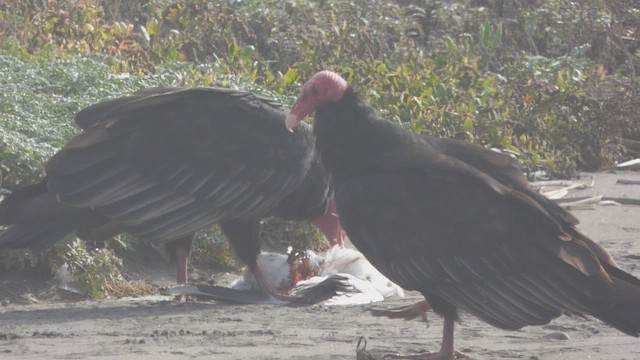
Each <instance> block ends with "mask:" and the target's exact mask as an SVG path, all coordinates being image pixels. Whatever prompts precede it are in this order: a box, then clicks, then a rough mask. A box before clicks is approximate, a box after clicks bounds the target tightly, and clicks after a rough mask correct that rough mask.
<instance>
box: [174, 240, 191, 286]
mask: <svg viewBox="0 0 640 360" xmlns="http://www.w3.org/2000/svg"><path fill="white" fill-rule="evenodd" d="M182 250H183V249H181V248H178V249H177V250H176V270H177V273H178V284H186V283H187V268H188V267H189V253H188V252H187V253H185V252H184V251H182Z"/></svg>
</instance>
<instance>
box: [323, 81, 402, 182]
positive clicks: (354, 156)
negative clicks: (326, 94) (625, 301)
mask: <svg viewBox="0 0 640 360" xmlns="http://www.w3.org/2000/svg"><path fill="white" fill-rule="evenodd" d="M314 132H315V134H316V147H317V149H318V150H319V151H320V153H321V154H322V161H323V162H324V164H325V167H326V168H327V170H328V171H329V172H331V173H332V174H333V175H334V178H335V181H336V183H338V182H340V181H341V180H344V179H345V178H348V177H349V174H351V173H353V172H355V171H356V170H357V169H359V168H362V167H363V166H366V164H370V163H371V162H372V161H375V159H376V158H378V157H379V156H380V155H381V154H384V153H386V152H390V151H393V149H394V148H396V147H399V146H401V145H402V144H403V143H406V141H407V137H406V136H407V133H408V132H407V131H406V130H404V129H402V128H400V127H399V126H396V125H394V124H392V123H391V122H390V121H387V120H385V119H383V118H381V117H380V116H379V115H378V114H376V113H375V111H374V110H373V109H371V107H369V105H367V103H366V102H365V101H363V100H362V99H361V98H360V97H359V95H358V94H357V93H356V92H355V91H354V90H353V88H351V87H349V88H348V89H347V90H346V91H345V93H344V96H343V97H342V99H341V100H340V101H338V102H334V103H328V104H325V105H323V106H322V107H321V108H319V109H318V110H317V111H316V115H315V118H314Z"/></svg>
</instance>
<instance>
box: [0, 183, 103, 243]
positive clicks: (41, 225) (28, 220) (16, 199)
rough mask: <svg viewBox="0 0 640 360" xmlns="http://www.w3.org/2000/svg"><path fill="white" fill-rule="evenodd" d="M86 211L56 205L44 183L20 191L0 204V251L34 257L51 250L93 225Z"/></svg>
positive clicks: (94, 218) (94, 217)
mask: <svg viewBox="0 0 640 360" xmlns="http://www.w3.org/2000/svg"><path fill="white" fill-rule="evenodd" d="M96 220H97V216H96V215H95V214H94V213H92V212H91V211H90V210H88V209H80V208H73V207H70V206H66V205H63V204H60V203H59V202H58V201H57V199H56V197H55V195H54V194H52V193H49V192H48V190H47V179H45V180H43V181H42V182H40V183H38V184H34V185H30V186H26V187H23V188H21V189H18V190H16V191H14V192H13V193H12V194H11V195H9V196H7V197H6V198H5V199H4V200H3V201H2V203H1V204H0V224H1V225H7V227H6V228H5V230H4V231H2V232H0V250H2V249H20V248H30V249H31V251H32V252H34V253H37V252H41V251H44V250H46V249H48V248H49V247H51V246H53V244H55V243H56V242H57V241H60V240H62V239H63V238H64V237H65V236H67V235H68V234H70V233H72V232H74V231H76V230H78V229H79V228H84V227H86V226H87V225H93V224H95V223H96Z"/></svg>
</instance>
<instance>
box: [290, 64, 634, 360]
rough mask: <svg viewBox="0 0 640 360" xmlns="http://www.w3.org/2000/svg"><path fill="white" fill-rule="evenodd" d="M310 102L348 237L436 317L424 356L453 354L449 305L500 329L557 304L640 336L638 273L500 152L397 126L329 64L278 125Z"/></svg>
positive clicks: (553, 310)
mask: <svg viewBox="0 0 640 360" xmlns="http://www.w3.org/2000/svg"><path fill="white" fill-rule="evenodd" d="M313 112H315V118H314V132H315V134H316V147H317V149H318V151H319V152H320V154H321V156H322V160H323V162H324V164H325V167H326V169H327V171H329V172H330V173H331V174H332V175H333V178H334V187H335V194H336V195H335V196H336V203H337V208H338V214H339V216H340V220H341V223H342V225H343V227H344V228H345V230H346V231H347V234H348V236H349V238H350V240H351V241H352V242H353V243H354V245H355V246H356V247H357V248H358V249H359V250H360V251H361V252H362V253H363V254H364V255H365V257H367V259H369V261H370V262H371V263H372V264H373V265H374V266H376V267H377V268H378V269H379V270H380V272H381V273H382V274H384V275H385V276H387V277H388V278H389V279H390V280H392V281H394V282H395V283H397V284H398V285H400V286H402V287H403V288H405V289H409V290H416V291H419V292H421V293H422V294H423V295H424V297H425V299H426V300H428V302H429V304H430V305H431V307H432V308H433V310H434V311H435V312H437V313H438V314H440V315H442V316H443V317H444V331H443V342H442V347H441V349H440V351H439V352H438V353H435V354H422V356H423V357H424V358H429V359H432V358H433V359H448V358H451V357H453V356H463V354H461V353H459V352H457V351H456V350H455V348H454V346H453V328H454V321H455V320H457V319H458V310H459V309H462V310H465V311H467V312H469V313H471V314H473V315H475V316H477V317H478V318H480V319H482V320H483V321H485V322H487V323H489V324H491V325H493V326H496V327H498V328H501V329H506V330H515V329H519V328H521V327H523V326H525V325H543V324H547V323H549V322H550V321H551V320H552V319H554V318H556V317H558V316H560V315H562V314H569V315H581V316H584V315H592V316H594V317H596V318H598V319H600V320H602V321H604V322H605V323H607V324H609V325H610V326H613V327H615V328H616V329H618V330H620V331H622V332H624V333H626V334H629V335H632V336H639V335H640V279H638V278H636V277H634V276H633V275H631V274H629V273H627V272H625V271H623V270H622V269H620V268H619V267H618V266H617V264H616V263H615V262H614V261H613V259H612V258H611V257H610V256H609V254H608V253H607V251H606V250H605V249H604V248H603V247H601V246H600V245H598V244H597V243H596V242H594V241H592V240H591V239H589V238H588V237H587V236H585V235H584V234H582V233H581V232H579V231H578V229H577V228H576V224H577V220H576V219H575V218H574V217H572V216H571V215H569V214H568V213H566V212H565V211H564V210H562V209H560V208H559V207H558V206H556V205H555V204H554V203H553V202H551V201H549V200H547V199H546V198H544V196H542V195H540V194H537V193H536V192H534V191H532V190H531V189H529V188H528V186H526V184H525V183H523V182H522V178H521V177H520V176H518V175H514V174H515V173H514V172H513V171H512V167H511V165H509V163H508V162H507V163H503V164H500V161H498V158H496V160H491V159H489V158H487V157H486V156H485V155H483V154H486V151H483V150H481V149H480V148H479V147H476V146H473V145H464V146H462V145H460V144H455V143H454V142H450V141H447V140H437V141H433V140H429V138H426V139H425V138H423V137H421V136H418V135H414V134H413V133H411V132H410V131H407V130H404V129H401V128H400V127H398V126H396V125H394V124H392V123H391V122H389V121H386V120H385V119H383V118H381V117H380V116H378V115H377V114H376V113H375V111H374V110H372V109H371V108H370V107H369V106H368V105H367V104H366V102H365V101H364V100H363V99H362V98H361V96H360V95H358V94H357V92H356V91H355V90H354V89H353V88H352V87H350V86H349V85H348V84H347V82H346V81H345V80H344V79H342V78H341V77H340V76H338V75H337V74H335V73H332V72H329V71H323V72H320V73H318V74H316V75H315V76H314V77H312V78H311V79H310V80H309V81H308V82H307V83H306V84H305V85H304V87H303V88H302V92H301V95H300V96H299V97H298V99H297V101H296V103H295V104H294V106H293V109H292V110H291V112H290V114H289V115H288V116H287V119H286V123H287V127H288V128H294V127H295V126H296V125H297V124H298V123H299V122H300V121H301V120H302V119H303V118H304V117H305V116H306V115H308V114H311V113H313ZM451 144H453V145H452V147H451V148H450V149H449V150H448V151H447V147H448V146H450V145H451ZM456 149H457V150H456ZM479 159H481V160H479Z"/></svg>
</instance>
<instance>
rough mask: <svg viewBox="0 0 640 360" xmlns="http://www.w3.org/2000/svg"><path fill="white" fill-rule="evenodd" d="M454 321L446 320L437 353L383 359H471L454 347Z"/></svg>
mask: <svg viewBox="0 0 640 360" xmlns="http://www.w3.org/2000/svg"><path fill="white" fill-rule="evenodd" d="M453 326H454V322H453V320H450V319H447V318H445V319H444V326H443V329H442V347H441V348H440V351H438V352H437V353H430V352H425V353H421V354H410V355H392V354H388V355H385V356H384V358H383V359H416V360H450V359H470V358H469V357H468V356H467V355H465V354H463V353H462V352H460V351H458V350H456V349H455V348H454V347H453Z"/></svg>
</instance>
